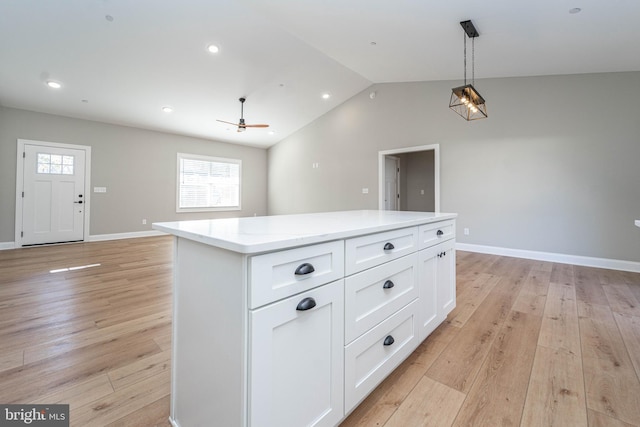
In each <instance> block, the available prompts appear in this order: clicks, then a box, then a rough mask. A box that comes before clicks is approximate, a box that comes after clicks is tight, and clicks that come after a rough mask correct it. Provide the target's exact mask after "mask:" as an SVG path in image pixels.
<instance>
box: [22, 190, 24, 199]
mask: <svg viewBox="0 0 640 427" xmlns="http://www.w3.org/2000/svg"><path fill="white" fill-rule="evenodd" d="M22 198H23V199H24V191H23V192H22Z"/></svg>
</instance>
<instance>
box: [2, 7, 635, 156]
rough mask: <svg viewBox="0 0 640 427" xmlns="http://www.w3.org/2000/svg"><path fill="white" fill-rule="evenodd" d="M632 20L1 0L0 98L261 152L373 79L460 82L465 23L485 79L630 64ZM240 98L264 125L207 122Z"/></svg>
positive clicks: (234, 110)
mask: <svg viewBox="0 0 640 427" xmlns="http://www.w3.org/2000/svg"><path fill="white" fill-rule="evenodd" d="M575 8H580V9H581V10H580V12H579V13H570V11H571V10H572V9H575ZM572 12H575V10H573V11H572ZM638 17H640V1H638V0H609V1H606V2H605V1H602V0H571V1H568V0H536V1H529V2H523V1H519V0H490V1H485V2H479V1H477V0H459V1H455V2H454V1H450V0H430V1H426V0H424V1H418V0H394V1H389V0H322V1H319V0H181V1H169V0H135V1H132V0H56V1H47V0H3V1H0V105H3V106H7V107H13V108H20V109H26V110H32V111H39V112H46V113H53V114H59V115H64V116H69V117H77V118H83V119H89V120H96V121H101V122H107V123H114V124H121V125H128V126H135V127H141V128H146V129H155V130H160V131H164V132H171V133H177V134H184V135H191V136H196V137H201V138H207V139H215V140H222V141H228V142H232V143H239V144H247V145H254V146H260V147H268V146H270V145H273V144H275V143H277V142H278V141H280V140H281V139H283V138H285V137H287V136H288V135H290V134H292V133H293V132H295V131H296V130H298V129H300V128H302V127H303V126H305V125H307V124H308V123H310V122H312V121H313V120H315V119H316V118H318V117H319V116H321V115H322V114H324V113H326V112H327V111H329V110H331V109H332V108H334V107H336V106H337V105H339V104H340V103H342V102H344V101H346V100H347V99H349V98H350V97H352V96H353V95H355V94H356V93H358V92H360V91H362V90H363V89H365V88H367V87H368V86H370V85H371V84H375V83H383V82H408V81H431V80H460V81H461V80H462V77H463V34H464V33H463V31H462V28H461V27H460V25H459V22H460V21H463V20H467V19H471V20H472V21H473V22H474V24H475V26H476V28H477V29H478V31H479V33H480V37H479V38H477V39H476V41H475V75H476V78H477V79H482V78H489V77H508V76H532V75H551V74H575V73H594V72H612V71H638V70H640V37H638V35H637V20H638ZM210 44H214V45H216V46H218V47H219V52H218V53H215V54H212V53H210V52H208V50H207V47H208V46H209V45H210ZM468 47H469V49H470V47H471V45H470V44H469V46H468ZM469 55H470V51H469ZM469 58H470V57H469ZM47 81H55V82H59V83H60V84H61V85H62V87H61V88H59V89H52V88H50V87H48V86H47V84H46V83H47ZM325 93H326V94H329V95H330V97H329V98H328V99H324V98H323V97H322V95H323V94H325ZM241 96H245V97H246V98H247V101H246V104H245V109H244V116H245V119H246V121H247V123H256V122H257V123H269V124H270V127H269V128H268V129H250V130H247V131H246V132H241V133H238V132H236V131H235V128H233V127H231V126H228V125H225V124H222V123H220V122H217V121H216V119H222V120H226V121H230V122H236V121H237V120H238V119H239V117H240V103H239V102H238V98H240V97H241ZM443 103H445V104H446V100H445V101H443ZM443 105H444V104H443ZM165 106H169V107H171V108H172V109H173V111H172V112H171V113H165V112H163V111H162V108H163V107H165ZM268 131H272V133H269V132H268Z"/></svg>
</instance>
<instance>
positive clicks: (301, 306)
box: [296, 297, 316, 311]
mask: <svg viewBox="0 0 640 427" xmlns="http://www.w3.org/2000/svg"><path fill="white" fill-rule="evenodd" d="M315 306H316V300H314V299H313V298H311V297H307V298H304V299H303V300H302V301H300V302H299V303H298V306H297V307H296V310H298V311H306V310H311V309H312V308H313V307H315Z"/></svg>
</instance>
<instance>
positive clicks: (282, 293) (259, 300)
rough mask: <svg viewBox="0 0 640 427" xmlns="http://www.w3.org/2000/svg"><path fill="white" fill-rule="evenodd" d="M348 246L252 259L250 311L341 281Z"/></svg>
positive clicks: (328, 245)
mask: <svg viewBox="0 0 640 427" xmlns="http://www.w3.org/2000/svg"><path fill="white" fill-rule="evenodd" d="M343 276H344V242H343V241H342V240H338V241H335V242H328V243H321V244H318V245H312V246H303V247H301V248H296V249H290V250H286V251H280V252H271V253H268V254H264V255H257V256H254V257H251V258H250V259H249V308H251V309H254V308H257V307H260V306H263V305H265V304H268V303H270V302H273V301H277V300H279V299H282V298H286V297H288V296H291V295H294V294H297V293H300V292H303V291H306V290H309V289H312V288H315V287H316V286H320V285H323V284H325V283H329V282H332V281H334V280H337V279H341V278H342V277H343Z"/></svg>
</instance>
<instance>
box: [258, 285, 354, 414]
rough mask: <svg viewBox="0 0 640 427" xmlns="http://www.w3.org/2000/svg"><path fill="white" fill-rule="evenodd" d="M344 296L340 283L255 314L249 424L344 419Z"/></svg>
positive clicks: (286, 300) (284, 301) (295, 297)
mask: <svg viewBox="0 0 640 427" xmlns="http://www.w3.org/2000/svg"><path fill="white" fill-rule="evenodd" d="M342 292H343V281H342V280H339V281H337V282H333V283H330V284H328V285H324V286H320V287H319V288H316V289H313V290H311V291H308V292H305V293H303V294H299V295H295V296H292V297H289V298H287V299H285V300H282V301H279V302H276V303H273V304H270V305H267V306H265V307H262V308H260V309H257V310H253V311H252V312H251V314H250V317H251V322H250V324H251V331H250V336H251V344H250V353H249V354H250V370H249V372H250V376H249V384H250V385H249V396H250V397H249V406H250V408H251V409H250V415H249V425H251V426H253V427H258V426H262V427H272V426H317V427H320V426H333V425H336V424H337V423H338V422H339V421H340V420H341V419H342V417H343V414H344V409H343V398H342V396H343V391H342V383H343V367H344V359H343V339H344V338H343V337H344V335H343V330H344V329H343V313H344V306H343V300H344V297H343V293H342Z"/></svg>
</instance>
